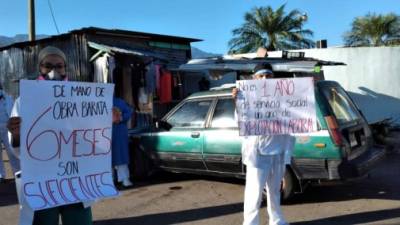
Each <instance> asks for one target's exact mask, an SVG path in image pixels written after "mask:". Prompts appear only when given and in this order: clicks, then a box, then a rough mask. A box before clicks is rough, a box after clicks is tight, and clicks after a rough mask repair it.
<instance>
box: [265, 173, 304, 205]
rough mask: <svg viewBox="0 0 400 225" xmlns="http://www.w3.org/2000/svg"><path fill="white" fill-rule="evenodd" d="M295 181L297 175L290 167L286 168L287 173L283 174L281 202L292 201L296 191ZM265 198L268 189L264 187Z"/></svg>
mask: <svg viewBox="0 0 400 225" xmlns="http://www.w3.org/2000/svg"><path fill="white" fill-rule="evenodd" d="M295 182H296V177H295V176H294V174H293V172H292V171H291V169H290V168H286V170H285V175H284V176H283V179H282V183H281V203H282V204H285V203H288V202H289V201H290V199H291V198H292V197H293V195H294V192H295V186H294V185H295ZM263 200H264V201H266V200H267V191H266V190H265V189H264V191H263Z"/></svg>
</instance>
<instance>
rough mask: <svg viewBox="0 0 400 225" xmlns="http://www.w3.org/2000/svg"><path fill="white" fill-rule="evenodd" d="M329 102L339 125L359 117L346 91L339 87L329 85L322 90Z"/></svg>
mask: <svg viewBox="0 0 400 225" xmlns="http://www.w3.org/2000/svg"><path fill="white" fill-rule="evenodd" d="M322 92H323V94H324V96H325V97H326V98H327V100H328V102H329V106H330V108H331V109H332V111H333V114H334V115H335V117H336V119H337V121H338V123H339V125H343V124H346V123H349V122H352V121H355V120H357V119H360V114H359V113H358V110H357V107H356V106H355V105H354V104H353V102H352V101H351V100H350V98H349V96H348V95H347V93H346V91H345V90H344V89H343V88H341V87H338V86H336V87H329V88H324V89H323V90H322Z"/></svg>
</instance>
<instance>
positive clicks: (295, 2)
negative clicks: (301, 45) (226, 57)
mask: <svg viewBox="0 0 400 225" xmlns="http://www.w3.org/2000/svg"><path fill="white" fill-rule="evenodd" d="M27 2H28V1H27V0H0V35H3V36H9V37H13V36H14V35H16V34H26V33H27V32H28V25H27V24H28V22H27V21H28V19H27V18H28V7H27ZM49 2H50V4H51V6H52V8H53V12H54V17H55V20H56V23H57V26H58V28H59V31H60V33H66V32H68V31H71V30H75V29H80V28H83V27H90V26H93V27H101V28H106V29H124V30H132V31H140V32H149V33H156V34H165V35H173V36H182V37H189V38H197V39H202V40H203V41H202V42H196V43H193V44H192V45H193V46H195V47H197V48H200V49H201V50H203V51H206V52H211V53H218V54H223V53H226V52H227V51H228V49H229V47H228V41H229V40H230V39H231V38H232V30H233V29H235V28H237V27H240V26H241V25H242V24H243V22H244V19H243V16H244V14H245V13H246V12H248V11H250V10H251V9H253V8H254V7H260V6H271V7H272V8H273V9H276V8H278V7H279V6H281V5H282V4H286V8H285V9H286V12H289V11H291V10H293V9H297V10H299V11H300V12H303V13H307V16H308V20H307V21H306V23H305V25H304V28H307V29H311V30H312V31H313V32H314V36H313V39H314V40H321V39H327V41H328V46H340V45H342V44H343V34H344V33H345V32H346V31H349V30H350V29H351V23H352V21H353V20H354V18H355V17H358V16H364V15H366V14H367V13H369V12H372V13H378V14H387V13H391V12H392V13H396V14H397V15H400V0H286V1H282V0H35V6H36V10H35V12H36V34H46V35H56V34H57V30H56V27H55V25H54V22H53V19H52V16H51V12H50V9H49Z"/></svg>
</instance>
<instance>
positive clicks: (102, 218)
mask: <svg viewBox="0 0 400 225" xmlns="http://www.w3.org/2000/svg"><path fill="white" fill-rule="evenodd" d="M399 189H400V153H398V152H396V153H394V152H392V153H390V154H388V157H387V158H386V159H385V161H384V162H383V163H381V164H380V165H378V167H377V168H376V169H375V170H374V171H372V172H371V174H370V176H369V177H368V178H365V179H361V180H358V181H354V182H351V183H345V184H340V185H329V186H315V187H310V188H309V189H308V190H307V191H306V192H305V193H304V194H301V195H297V196H295V198H294V200H293V202H292V203H291V204H290V205H284V206H283V210H284V214H285V216H286V218H287V220H288V221H289V222H290V224H292V225H300V224H312V225H314V224H315V225H316V224H324V225H325V224H329V225H330V224H335V225H341V224H379V225H383V224H393V225H394V224H400V201H399V200H400V190H399ZM243 190H244V181H243V180H238V179H226V178H212V177H207V176H194V175H193V176H192V175H184V174H169V173H158V174H156V175H155V176H153V177H151V178H150V179H149V180H147V181H136V182H134V186H133V187H132V188H130V189H128V190H124V191H121V195H120V196H119V197H118V198H113V199H107V200H103V201H100V202H98V203H96V204H95V205H94V206H93V216H94V224H95V225H128V224H134V225H141V224H143V225H153V224H156V225H169V224H196V225H206V224H207V225H214V224H215V225H217V224H218V225H221V224H227V225H236V224H238V225H239V224H241V223H242V210H243ZM0 218H1V220H0V224H1V225H3V224H4V225H5V224H7V225H8V224H16V223H17V218H18V204H17V198H16V194H15V188H14V182H13V180H12V179H8V180H7V183H4V184H0ZM267 221H268V219H267V214H266V207H265V206H263V209H262V224H266V223H267Z"/></svg>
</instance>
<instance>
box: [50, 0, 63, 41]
mask: <svg viewBox="0 0 400 225" xmlns="http://www.w3.org/2000/svg"><path fill="white" fill-rule="evenodd" d="M47 3H48V5H49V8H50V12H51V17H52V18H53V23H54V26H55V27H56V30H57V33H58V34H60V31H59V30H58V26H57V22H56V18H55V17H54V12H53V7H51V3H50V0H47Z"/></svg>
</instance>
